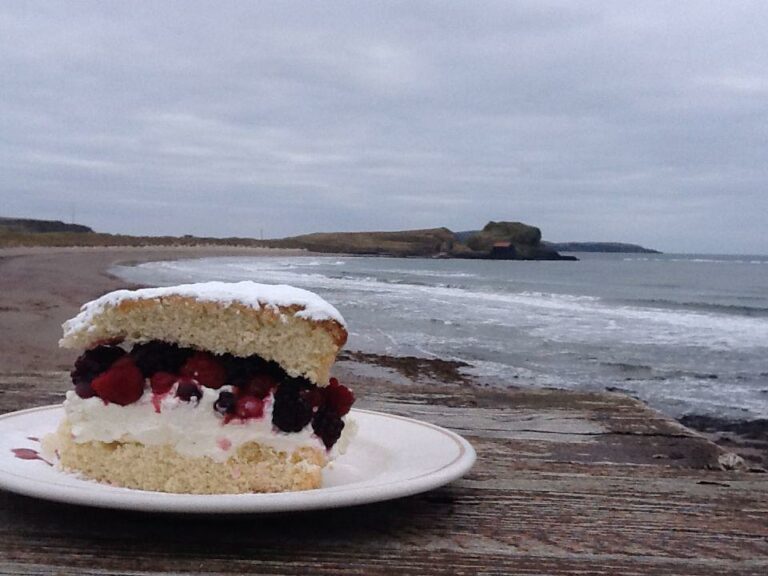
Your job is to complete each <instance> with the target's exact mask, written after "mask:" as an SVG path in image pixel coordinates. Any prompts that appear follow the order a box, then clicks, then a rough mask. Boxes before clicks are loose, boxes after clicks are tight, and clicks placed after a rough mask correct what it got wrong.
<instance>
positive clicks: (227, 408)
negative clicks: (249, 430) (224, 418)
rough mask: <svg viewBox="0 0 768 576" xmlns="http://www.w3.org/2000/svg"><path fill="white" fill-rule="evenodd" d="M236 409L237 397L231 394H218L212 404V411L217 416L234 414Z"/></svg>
mask: <svg viewBox="0 0 768 576" xmlns="http://www.w3.org/2000/svg"><path fill="white" fill-rule="evenodd" d="M236 408H237V397H236V396H235V395H234V394H232V392H220V393H219V397H218V399H217V400H216V402H214V404H213V409H214V410H216V412H218V413H219V414H222V415H225V414H234V413H235V409H236Z"/></svg>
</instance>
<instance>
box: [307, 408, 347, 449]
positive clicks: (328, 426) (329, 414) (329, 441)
mask: <svg viewBox="0 0 768 576" xmlns="http://www.w3.org/2000/svg"><path fill="white" fill-rule="evenodd" d="M312 430H314V431H315V434H317V435H318V436H319V437H320V439H321V440H322V441H323V444H325V447H326V448H328V449H329V450H330V449H331V447H332V446H333V445H334V444H336V441H337V440H338V439H339V436H341V431H342V430H344V421H343V420H342V419H341V418H339V417H338V416H337V415H336V413H335V412H333V411H332V410H326V409H321V410H319V411H318V412H317V414H315V417H314V418H313V419H312Z"/></svg>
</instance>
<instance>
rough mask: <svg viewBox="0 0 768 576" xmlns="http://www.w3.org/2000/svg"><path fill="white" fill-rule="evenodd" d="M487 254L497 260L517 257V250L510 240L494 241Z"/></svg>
mask: <svg viewBox="0 0 768 576" xmlns="http://www.w3.org/2000/svg"><path fill="white" fill-rule="evenodd" d="M489 256H490V257H491V258H496V259H499V260H509V259H513V258H516V257H517V250H515V247H514V246H513V245H512V242H494V243H493V246H491V253H490V254H489Z"/></svg>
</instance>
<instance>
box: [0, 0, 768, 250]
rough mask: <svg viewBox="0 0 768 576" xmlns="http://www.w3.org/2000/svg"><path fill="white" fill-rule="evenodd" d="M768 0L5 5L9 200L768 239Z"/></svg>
mask: <svg viewBox="0 0 768 576" xmlns="http://www.w3.org/2000/svg"><path fill="white" fill-rule="evenodd" d="M766 30H768V2H764V1H756V2H749V1H739V2H728V1H720V2H683V1H680V0H677V1H672V2H586V1H582V2H544V1H541V0H534V1H530V2H511V1H503V2H477V1H468V2H461V3H451V2H418V3H417V2H412V1H407V2H402V3H400V2H361V1H353V2H316V1H311V2H310V1H308V2H270V3H267V2H264V3H257V2H250V1H248V2H246V1H242V2H220V1H217V2H192V1H188V0H185V1H183V2H154V1H153V2H103V1H100V2H71V1H68V2H57V3H37V2H29V1H27V0H24V1H19V2H15V1H13V2H9V1H3V2H2V3H1V4H0V79H1V80H0V215H7V216H23V217H37V218H48V219H63V220H66V221H69V220H70V219H71V217H72V214H73V213H74V215H75V220H76V221H78V222H80V223H83V224H87V225H90V226H91V227H93V228H95V229H97V230H99V231H106V232H124V233H135V234H186V233H189V234H196V235H215V236H230V235H245V236H258V235H259V234H261V233H262V231H263V234H264V235H265V237H281V236H286V235H293V234H299V233H305V232H314V231H335V230H372V229H378V230H395V229H405V228H416V227H419V228H427V227H436V226H447V227H449V228H451V229H453V230H457V231H458V230H467V229H475V228H479V227H482V225H484V224H485V223H486V222H487V221H488V220H491V219H495V220H520V221H523V222H527V223H531V224H535V225H537V226H539V227H540V228H541V229H542V231H543V235H544V238H545V239H549V240H554V241H562V240H612V241H624V242H637V243H641V244H644V245H648V246H651V247H655V248H659V249H662V250H665V251H702V252H734V253H768V232H767V231H766V221H767V220H768V33H766Z"/></svg>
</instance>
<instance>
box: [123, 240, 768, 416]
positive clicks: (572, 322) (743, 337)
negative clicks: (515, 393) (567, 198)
mask: <svg viewBox="0 0 768 576" xmlns="http://www.w3.org/2000/svg"><path fill="white" fill-rule="evenodd" d="M576 256H578V258H579V261H578V262H523V261H498V260H458V259H447V260H442V259H420V258H385V257H347V256H327V257H326V256H322V257H318V256H295V257H294V256H291V257H273V256H269V257H247V258H244V257H237V258H202V259H193V260H177V261H170V262H150V263H145V264H140V265H137V266H120V267H117V268H116V269H115V270H113V272H115V273H116V274H117V275H118V276H120V277H122V278H124V279H126V280H129V281H132V282H138V283H142V284H149V285H171V284H178V283H185V282H199V281H207V280H224V281H238V280H254V281H257V282H264V283H269V284H291V285H294V286H299V287H301V288H306V289H308V290H312V291H314V292H317V293H319V294H320V295H321V296H323V297H324V298H325V299H326V300H328V301H329V302H331V303H332V304H333V305H334V306H336V308H338V309H339V311H340V312H341V313H342V314H343V315H344V317H345V319H346V320H347V323H348V325H349V331H350V338H349V342H348V345H347V347H348V348H349V349H352V350H361V351H365V352H375V353H380V354H388V355H396V356H420V357H426V358H444V359H453V360H459V361H463V362H466V363H468V364H469V365H470V367H468V368H465V369H464V371H465V372H466V373H467V374H469V375H472V376H474V377H476V378H477V379H478V380H480V381H481V382H484V383H486V384H488V385H493V386H502V387H503V386H510V385H513V386H533V387H555V388H567V389H576V390H614V391H622V392H626V393H628V394H631V395H633V396H635V397H638V398H640V399H641V400H643V401H645V402H647V403H648V404H650V405H651V406H653V407H655V408H658V409H660V410H661V411H663V412H665V413H667V414H669V415H671V416H673V417H678V418H679V417H681V416H686V415H692V414H695V415H705V416H712V417H717V418H724V419H733V420H751V419H758V418H768V256H719V255H718V256H709V255H677V254H590V253H581V254H576Z"/></svg>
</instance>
